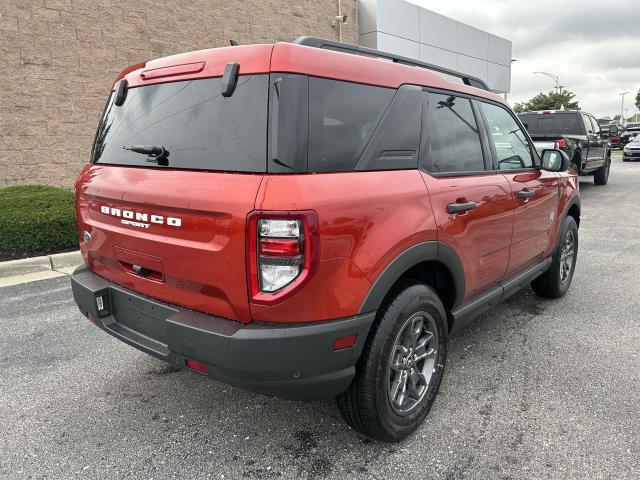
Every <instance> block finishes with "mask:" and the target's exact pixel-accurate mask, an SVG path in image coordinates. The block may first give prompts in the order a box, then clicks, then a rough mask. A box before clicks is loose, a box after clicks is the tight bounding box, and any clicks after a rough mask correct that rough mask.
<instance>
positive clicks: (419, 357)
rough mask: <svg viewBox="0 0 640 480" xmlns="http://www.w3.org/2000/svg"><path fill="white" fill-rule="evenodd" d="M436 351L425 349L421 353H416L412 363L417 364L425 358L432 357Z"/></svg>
mask: <svg viewBox="0 0 640 480" xmlns="http://www.w3.org/2000/svg"><path fill="white" fill-rule="evenodd" d="M435 353H436V351H435V350H434V349H433V348H425V349H424V350H423V351H422V352H421V353H417V352H416V357H415V359H414V363H418V362H419V361H421V360H424V359H425V358H429V357H433V355H434V354H435Z"/></svg>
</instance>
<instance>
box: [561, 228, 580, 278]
mask: <svg viewBox="0 0 640 480" xmlns="http://www.w3.org/2000/svg"><path fill="white" fill-rule="evenodd" d="M575 246H576V241H575V236H574V235H573V232H572V231H570V230H569V231H567V234H566V235H565V237H564V242H563V243H562V251H561V252H560V281H561V282H562V283H565V282H566V281H567V280H568V279H569V276H570V274H571V268H572V267H573V260H574V257H575V251H576V249H575Z"/></svg>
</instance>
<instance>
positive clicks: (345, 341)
mask: <svg viewBox="0 0 640 480" xmlns="http://www.w3.org/2000/svg"><path fill="white" fill-rule="evenodd" d="M356 340H358V334H357V333H354V334H353V335H347V336H346V337H338V338H336V339H335V340H334V341H333V349H334V350H344V349H345V348H351V347H353V346H354V345H355V344H356Z"/></svg>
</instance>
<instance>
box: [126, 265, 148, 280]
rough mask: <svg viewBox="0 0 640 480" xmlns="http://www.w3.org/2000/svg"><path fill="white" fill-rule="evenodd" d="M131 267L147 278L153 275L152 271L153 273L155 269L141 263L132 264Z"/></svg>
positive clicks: (134, 271)
mask: <svg viewBox="0 0 640 480" xmlns="http://www.w3.org/2000/svg"><path fill="white" fill-rule="evenodd" d="M131 269H132V270H133V273H135V274H136V275H140V276H141V277H144V278H147V277H148V276H149V275H151V273H153V270H150V269H149V268H145V267H141V266H140V265H131Z"/></svg>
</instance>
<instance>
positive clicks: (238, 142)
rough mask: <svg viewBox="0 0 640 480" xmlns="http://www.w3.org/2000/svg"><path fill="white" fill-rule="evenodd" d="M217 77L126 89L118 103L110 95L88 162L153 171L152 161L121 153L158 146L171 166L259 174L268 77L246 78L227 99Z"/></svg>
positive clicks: (262, 168) (264, 144) (263, 156)
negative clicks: (120, 102) (122, 100)
mask: <svg viewBox="0 0 640 480" xmlns="http://www.w3.org/2000/svg"><path fill="white" fill-rule="evenodd" d="M221 86H222V79H221V78H208V79H201V80H190V81H183V82H172V83H163V84H158V85H148V86H144V87H138V88H131V89H129V90H128V91H127V96H126V99H125V102H124V105H122V106H120V107H118V106H115V105H114V96H113V95H112V96H111V98H110V99H109V102H108V104H107V107H106V110H105V114H104V116H103V118H102V121H101V123H100V125H99V127H98V133H97V134H96V139H95V143H94V148H93V161H94V162H98V163H113V164H119V165H136V166H146V167H155V166H156V164H155V163H153V162H149V161H148V160H152V159H153V157H151V156H148V155H146V154H144V153H135V152H133V151H131V150H125V149H124V147H131V146H133V145H143V146H147V147H148V146H161V147H164V148H165V149H166V150H167V151H168V152H169V155H168V157H167V160H168V166H169V167H171V168H190V169H205V170H223V171H237V172H264V171H265V169H266V149H267V96H268V89H269V77H268V75H246V76H241V77H240V78H239V80H238V86H237V88H236V90H235V92H234V93H233V95H232V96H231V97H223V96H222V94H221Z"/></svg>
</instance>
